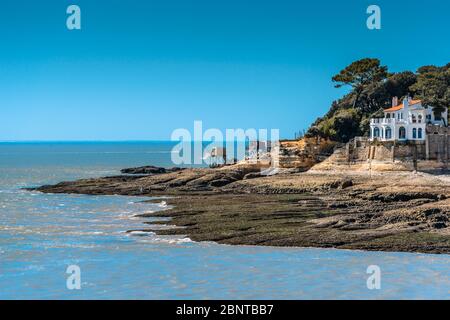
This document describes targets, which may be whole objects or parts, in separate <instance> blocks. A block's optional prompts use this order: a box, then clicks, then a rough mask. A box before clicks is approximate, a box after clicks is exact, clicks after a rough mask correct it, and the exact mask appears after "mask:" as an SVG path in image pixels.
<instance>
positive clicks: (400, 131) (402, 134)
mask: <svg viewBox="0 0 450 320" xmlns="http://www.w3.org/2000/svg"><path fill="white" fill-rule="evenodd" d="M398 138H399V139H406V129H405V127H400V128H399V129H398Z"/></svg>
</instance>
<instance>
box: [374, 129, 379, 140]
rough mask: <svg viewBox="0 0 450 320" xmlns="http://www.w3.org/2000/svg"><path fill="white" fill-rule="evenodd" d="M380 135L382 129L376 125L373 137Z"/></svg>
mask: <svg viewBox="0 0 450 320" xmlns="http://www.w3.org/2000/svg"><path fill="white" fill-rule="evenodd" d="M379 136H380V129H379V128H378V127H375V128H374V129H373V137H374V138H378V137H379Z"/></svg>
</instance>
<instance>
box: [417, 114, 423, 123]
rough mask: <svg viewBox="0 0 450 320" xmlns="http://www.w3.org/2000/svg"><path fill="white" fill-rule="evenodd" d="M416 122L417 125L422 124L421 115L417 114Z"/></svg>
mask: <svg viewBox="0 0 450 320" xmlns="http://www.w3.org/2000/svg"><path fill="white" fill-rule="evenodd" d="M417 122H418V123H422V115H421V114H419V115H418V116H417Z"/></svg>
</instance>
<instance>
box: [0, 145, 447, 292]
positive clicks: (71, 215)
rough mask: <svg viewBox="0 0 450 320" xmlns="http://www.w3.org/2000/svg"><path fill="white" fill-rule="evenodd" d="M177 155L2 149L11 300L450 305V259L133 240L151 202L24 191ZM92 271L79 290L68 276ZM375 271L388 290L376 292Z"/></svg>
mask: <svg viewBox="0 0 450 320" xmlns="http://www.w3.org/2000/svg"><path fill="white" fill-rule="evenodd" d="M170 150H171V144H169V143H164V142H149V143H137V142H136V143H0V298H1V299H93V298H95V299H241V298H247V299H382V298H386V299H405V298H412V299H419V298H424V299H432V298H443V299H448V298H450V277H449V274H450V256H449V255H425V254H409V253H381V252H362V251H348V250H333V249H310V248H306V249H304V248H272V247H253V246H224V245H218V244H214V243H194V242H191V241H190V240H189V239H188V238H186V237H163V236H155V235H154V234H149V233H147V234H140V233H135V234H127V233H125V232H124V231H126V230H128V229H133V228H141V227H142V226H143V224H142V223H143V222H144V221H149V220H151V219H143V218H137V217H135V215H136V214H138V213H143V212H151V211H156V210H161V209H163V208H164V207H165V203H164V199H161V202H160V203H158V204H149V203H143V202H141V200H145V198H136V197H121V196H83V195H49V194H41V193H38V192H27V191H23V190H21V188H22V187H31V186H38V185H41V184H48V183H54V182H59V181H61V180H70V179H78V178H85V177H96V176H103V175H112V174H117V173H118V172H119V169H120V168H123V167H129V166H138V165H145V164H153V165H162V166H164V165H165V166H170V165H171V163H170ZM69 265H77V266H79V267H80V269H81V289H80V290H68V289H67V287H66V279H67V277H68V276H69V275H68V274H66V269H67V267H68V266H69ZM369 265H377V266H379V267H380V269H381V289H379V290H369V289H368V288H367V284H366V281H367V278H368V276H369V275H368V274H367V273H366V270H367V267H368V266H369Z"/></svg>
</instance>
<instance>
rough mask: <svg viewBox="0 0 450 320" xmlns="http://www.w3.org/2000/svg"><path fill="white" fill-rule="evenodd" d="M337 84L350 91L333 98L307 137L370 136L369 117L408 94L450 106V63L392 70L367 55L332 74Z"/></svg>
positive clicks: (438, 108)
mask: <svg viewBox="0 0 450 320" xmlns="http://www.w3.org/2000/svg"><path fill="white" fill-rule="evenodd" d="M332 80H333V82H334V83H335V87H337V88H340V87H343V86H348V87H350V89H351V90H350V92H349V93H348V94H346V95H345V96H344V97H342V98H341V99H339V100H337V101H334V102H333V103H332V105H331V107H330V110H329V111H328V112H327V113H326V114H325V115H324V116H323V117H320V118H318V119H317V120H316V121H315V122H314V123H313V124H312V125H311V127H310V128H309V129H308V131H307V133H306V137H317V136H319V137H323V138H328V139H331V140H334V141H338V142H347V141H348V140H350V139H352V138H353V137H355V136H367V135H368V133H369V120H370V118H374V117H381V116H382V115H383V109H385V108H388V107H390V106H391V105H392V98H393V97H398V98H399V101H401V99H402V98H403V97H405V96H408V95H409V96H411V97H413V98H415V99H422V100H423V102H424V105H430V106H433V110H434V112H435V113H440V112H442V111H443V109H444V108H445V107H448V106H450V63H449V64H447V65H445V66H443V67H437V66H423V67H420V68H419V69H418V70H417V72H415V73H414V72H411V71H403V72H398V73H390V72H389V71H388V67H387V66H384V65H382V64H381V62H380V60H378V59H372V58H365V59H362V60H358V61H355V62H353V63H351V64H350V65H348V66H347V67H345V68H344V69H343V70H341V71H340V72H339V74H337V75H335V76H333V78H332Z"/></svg>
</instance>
